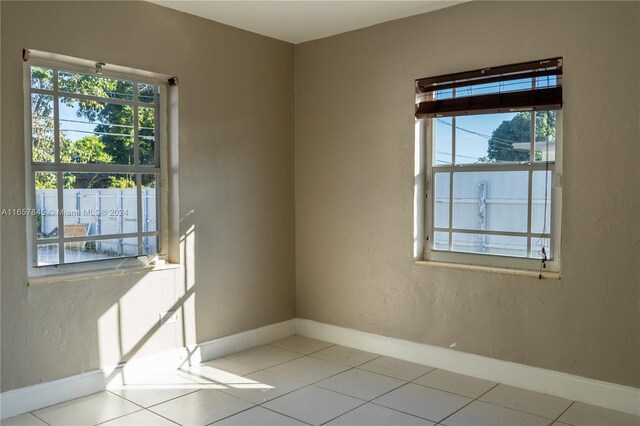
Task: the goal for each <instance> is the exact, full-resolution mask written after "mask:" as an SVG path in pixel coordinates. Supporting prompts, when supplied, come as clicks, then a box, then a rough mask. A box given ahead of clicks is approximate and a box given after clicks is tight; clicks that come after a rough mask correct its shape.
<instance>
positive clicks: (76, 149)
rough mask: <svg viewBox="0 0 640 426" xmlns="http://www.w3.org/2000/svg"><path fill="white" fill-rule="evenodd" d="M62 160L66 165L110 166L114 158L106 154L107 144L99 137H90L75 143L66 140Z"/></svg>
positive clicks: (61, 154) (61, 155) (63, 145)
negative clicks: (93, 164) (97, 164)
mask: <svg viewBox="0 0 640 426" xmlns="http://www.w3.org/2000/svg"><path fill="white" fill-rule="evenodd" d="M60 158H61V160H62V162H64V163H82V164H91V163H101V164H105V163H106V164H108V163H111V161H112V158H113V157H111V155H109V154H108V153H107V152H106V146H105V143H104V142H103V141H102V140H101V139H100V138H99V137H97V136H95V135H89V136H85V137H83V138H82V139H77V140H75V141H74V140H70V139H67V140H65V141H64V143H63V144H62V152H61V153H60Z"/></svg>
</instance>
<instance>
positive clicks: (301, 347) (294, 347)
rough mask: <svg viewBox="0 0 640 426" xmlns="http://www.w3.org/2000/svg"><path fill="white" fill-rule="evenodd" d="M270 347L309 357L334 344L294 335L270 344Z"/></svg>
mask: <svg viewBox="0 0 640 426" xmlns="http://www.w3.org/2000/svg"><path fill="white" fill-rule="evenodd" d="M270 345H272V346H276V347H278V348H281V349H286V350H288V351H292V352H297V353H299V354H303V355H309V354H310V353H312V352H316V351H319V350H321V349H325V348H328V347H330V346H333V343H328V342H323V341H321V340H316V339H311V338H309V337H304V336H298V335H293V336H289V337H285V338H284V339H280V340H278V341H276V342H273V343H270Z"/></svg>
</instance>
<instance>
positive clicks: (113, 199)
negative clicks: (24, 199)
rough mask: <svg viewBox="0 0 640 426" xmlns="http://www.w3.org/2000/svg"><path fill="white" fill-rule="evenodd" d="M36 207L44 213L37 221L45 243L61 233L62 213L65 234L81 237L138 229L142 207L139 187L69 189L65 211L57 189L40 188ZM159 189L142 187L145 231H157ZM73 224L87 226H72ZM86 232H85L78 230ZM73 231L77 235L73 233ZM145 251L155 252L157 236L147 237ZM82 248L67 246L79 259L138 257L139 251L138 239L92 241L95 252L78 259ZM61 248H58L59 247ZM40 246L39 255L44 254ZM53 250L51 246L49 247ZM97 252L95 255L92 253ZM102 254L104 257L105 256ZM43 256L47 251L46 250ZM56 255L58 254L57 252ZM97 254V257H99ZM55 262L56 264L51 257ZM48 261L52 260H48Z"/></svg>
mask: <svg viewBox="0 0 640 426" xmlns="http://www.w3.org/2000/svg"><path fill="white" fill-rule="evenodd" d="M35 195H36V200H35V201H36V210H37V211H38V212H40V218H39V220H38V221H37V222H38V223H37V225H36V226H37V228H38V229H37V230H36V232H37V234H38V237H39V238H40V239H41V240H40V241H39V242H43V243H44V242H45V241H46V238H47V236H49V235H51V234H56V233H58V232H60V231H59V230H58V216H59V215H62V216H63V224H64V226H65V231H64V232H65V236H67V237H69V236H74V237H79V236H83V235H87V236H99V235H109V234H123V233H136V232H138V218H137V215H138V209H137V205H136V189H135V188H132V189H65V190H64V199H63V210H62V212H60V211H59V210H58V202H57V191H56V190H55V189H38V190H36V194H35ZM156 205H157V204H156V190H155V188H148V189H142V217H141V220H142V230H143V232H153V231H157V223H156V222H157V220H156V218H157V214H156ZM69 225H85V226H78V227H72V226H69ZM82 231H85V232H84V234H78V232H82ZM70 232H73V235H70ZM144 243H145V245H147V247H145V249H144V252H155V246H156V244H157V241H156V238H155V237H148V238H145V239H144ZM78 248H81V249H84V248H85V246H84V245H83V244H82V243H80V244H78V243H68V245H67V246H66V247H65V258H66V259H69V260H70V259H76V258H77V259H76V260H75V261H83V260H93V259H95V258H104V257H106V256H105V255H107V254H108V255H109V257H113V256H117V257H122V256H135V255H137V254H138V242H137V239H136V238H115V239H109V240H97V241H95V242H93V241H92V242H91V245H90V249H91V250H80V251H81V252H82V251H91V252H92V253H87V254H85V255H82V256H80V258H78V251H79V250H78ZM56 250H57V248H56ZM40 251H41V250H40V248H39V257H40ZM48 251H49V252H51V251H52V250H51V248H50V249H49V250H48ZM88 254H93V256H88ZM101 254H102V256H101ZM43 255H46V253H44V252H43ZM53 256H54V258H55V257H56V255H55V254H53ZM96 256H97V257H96ZM51 261H52V263H56V261H55V260H53V259H51ZM45 263H48V262H45Z"/></svg>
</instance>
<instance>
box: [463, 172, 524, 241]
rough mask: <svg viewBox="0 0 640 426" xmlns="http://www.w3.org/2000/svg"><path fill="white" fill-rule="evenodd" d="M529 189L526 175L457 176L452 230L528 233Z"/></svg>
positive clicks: (464, 173) (521, 173) (481, 173)
mask: <svg viewBox="0 0 640 426" xmlns="http://www.w3.org/2000/svg"><path fill="white" fill-rule="evenodd" d="M528 185H529V177H528V172H524V171H523V172H456V173H454V174H453V227H454V228H458V229H480V230H490V231H512V232H527V222H528V208H527V205H528V202H529V201H528V193H529V186H528ZM525 251H526V249H525Z"/></svg>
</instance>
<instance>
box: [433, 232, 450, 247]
mask: <svg viewBox="0 0 640 426" xmlns="http://www.w3.org/2000/svg"><path fill="white" fill-rule="evenodd" d="M433 234H434V235H433V248H434V249H435V250H449V233H448V232H434V233H433Z"/></svg>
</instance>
